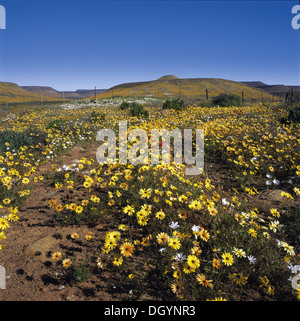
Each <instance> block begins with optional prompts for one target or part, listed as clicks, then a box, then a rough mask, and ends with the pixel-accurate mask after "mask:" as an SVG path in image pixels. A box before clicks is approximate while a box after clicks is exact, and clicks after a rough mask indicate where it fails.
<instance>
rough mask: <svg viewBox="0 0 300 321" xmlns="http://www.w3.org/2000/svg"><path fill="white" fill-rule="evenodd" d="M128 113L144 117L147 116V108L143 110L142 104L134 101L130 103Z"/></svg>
mask: <svg viewBox="0 0 300 321" xmlns="http://www.w3.org/2000/svg"><path fill="white" fill-rule="evenodd" d="M130 114H131V116H133V117H144V118H146V119H147V118H148V117H149V112H148V110H145V108H144V106H142V105H140V104H138V103H135V102H133V103H131V104H130Z"/></svg>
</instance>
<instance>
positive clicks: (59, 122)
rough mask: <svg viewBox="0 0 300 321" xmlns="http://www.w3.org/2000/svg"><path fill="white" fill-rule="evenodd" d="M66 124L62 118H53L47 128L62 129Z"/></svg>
mask: <svg viewBox="0 0 300 321" xmlns="http://www.w3.org/2000/svg"><path fill="white" fill-rule="evenodd" d="M64 125H65V121H64V120H63V119H61V118H57V119H53V120H51V121H50V122H49V123H48V124H47V126H46V129H61V128H62V127H63V126H64Z"/></svg>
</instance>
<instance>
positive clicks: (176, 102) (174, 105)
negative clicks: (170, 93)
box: [162, 98, 184, 110]
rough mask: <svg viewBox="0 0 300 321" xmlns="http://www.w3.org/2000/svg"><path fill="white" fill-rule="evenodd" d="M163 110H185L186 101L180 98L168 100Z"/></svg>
mask: <svg viewBox="0 0 300 321" xmlns="http://www.w3.org/2000/svg"><path fill="white" fill-rule="evenodd" d="M162 108H163V109H175V110H183V109H184V101H183V100H182V99H179V98H174V99H171V100H170V99H167V100H166V101H165V102H164V103H163V105H162Z"/></svg>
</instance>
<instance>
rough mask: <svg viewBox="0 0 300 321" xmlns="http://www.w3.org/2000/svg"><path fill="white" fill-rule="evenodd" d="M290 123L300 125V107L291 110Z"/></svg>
mask: <svg viewBox="0 0 300 321" xmlns="http://www.w3.org/2000/svg"><path fill="white" fill-rule="evenodd" d="M288 121H290V122H291V123H300V105H298V106H296V107H295V108H293V109H291V110H290V112H289V115H288Z"/></svg>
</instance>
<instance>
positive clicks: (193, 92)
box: [97, 75, 272, 101]
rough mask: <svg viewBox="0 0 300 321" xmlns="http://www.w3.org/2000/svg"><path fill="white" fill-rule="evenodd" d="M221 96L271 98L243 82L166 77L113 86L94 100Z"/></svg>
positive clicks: (266, 93) (263, 91)
mask: <svg viewBox="0 0 300 321" xmlns="http://www.w3.org/2000/svg"><path fill="white" fill-rule="evenodd" d="M221 93H228V94H229V93H231V94H236V95H239V96H244V99H245V101H246V100H247V101H250V100H251V99H258V100H260V99H262V97H263V98H265V99H268V100H271V99H272V95H271V94H270V93H269V92H267V91H265V90H263V89H260V88H255V87H254V86H249V85H246V84H245V83H242V82H237V81H232V80H226V79H219V78H186V79H181V78H178V77H176V76H174V75H167V76H163V77H161V78H158V79H156V80H151V81H141V82H132V83H124V84H120V85H117V86H114V87H112V88H110V89H108V90H106V91H105V92H103V93H101V94H100V95H98V96H97V98H109V97H115V96H123V97H126V96H137V97H141V96H146V97H147V96H148V97H159V98H164V99H166V98H173V97H181V98H182V99H190V100H195V101H197V100H206V99H207V98H208V99H212V98H213V97H216V96H218V95H219V94H221Z"/></svg>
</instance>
